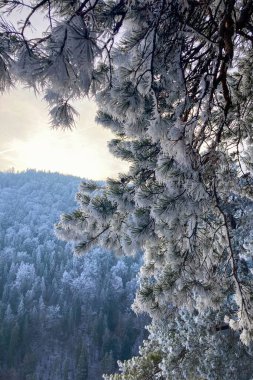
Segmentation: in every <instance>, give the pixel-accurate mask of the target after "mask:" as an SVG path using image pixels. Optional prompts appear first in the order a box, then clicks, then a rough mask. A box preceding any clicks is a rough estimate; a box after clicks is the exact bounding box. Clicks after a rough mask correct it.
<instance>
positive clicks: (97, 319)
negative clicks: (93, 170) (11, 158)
mask: <svg viewBox="0 0 253 380" xmlns="http://www.w3.org/2000/svg"><path fill="white" fill-rule="evenodd" d="M79 182H80V179H79V178H75V177H72V176H63V175H60V174H55V173H54V174H52V173H44V172H35V171H32V170H30V171H27V172H24V173H18V174H13V173H0V379H1V380H23V379H24V380H35V379H36V380H58V379H59V380H75V379H76V380H95V379H96V380H98V379H101V378H102V373H105V372H107V373H110V372H112V371H115V369H116V368H117V364H116V361H117V360H118V359H127V358H129V357H130V356H132V355H133V354H136V353H137V352H138V346H139V345H140V344H141V342H142V339H143V337H144V335H145V330H144V328H143V326H144V324H145V323H147V320H146V321H145V320H144V319H143V317H136V316H135V315H134V314H133V312H132V311H131V309H130V305H131V303H132V302H133V298H134V294H135V290H136V286H137V280H136V274H137V272H138V271H139V267H140V258H138V257H137V258H136V259H132V258H129V257H126V258H123V259H120V260H119V259H117V258H115V257H114V256H113V255H112V254H111V253H110V252H107V251H105V250H103V249H101V248H96V249H94V250H92V251H91V252H89V253H88V254H87V255H86V256H84V257H76V256H73V255H72V253H71V245H70V244H69V243H64V242H62V241H59V240H58V239H57V238H56V237H55V235H54V232H53V224H54V223H55V222H56V221H57V220H58V219H59V215H60V214H61V213H63V212H70V211H71V210H73V208H74V207H75V201H74V199H75V193H76V191H77V188H78V185H79Z"/></svg>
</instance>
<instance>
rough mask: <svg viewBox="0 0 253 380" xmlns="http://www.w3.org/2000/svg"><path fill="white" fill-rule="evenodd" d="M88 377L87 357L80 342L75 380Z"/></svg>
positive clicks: (82, 379)
mask: <svg viewBox="0 0 253 380" xmlns="http://www.w3.org/2000/svg"><path fill="white" fill-rule="evenodd" d="M87 378H88V357H87V352H86V349H85V346H84V344H82V347H81V352H80V355H79V358H78V362H77V376H76V379H77V380H87Z"/></svg>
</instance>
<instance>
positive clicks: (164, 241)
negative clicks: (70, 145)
mask: <svg viewBox="0 0 253 380" xmlns="http://www.w3.org/2000/svg"><path fill="white" fill-rule="evenodd" d="M0 6H1V8H2V10H3V12H5V15H6V16H5V17H4V18H3V19H2V22H1V41H0V43H1V50H0V54H1V55H0V57H1V61H0V63H1V75H0V88H1V89H2V90H4V89H5V88H7V89H8V88H9V87H10V86H11V85H12V82H13V81H15V78H18V79H19V80H21V81H23V82H24V83H26V84H28V85H29V86H31V87H33V88H35V90H38V91H41V92H43V93H44V95H45V99H46V100H47V101H48V103H49V105H50V117H51V120H52V123H53V125H54V126H56V127H58V126H60V125H61V126H62V127H63V128H64V127H69V126H71V125H73V123H74V117H75V110H74V108H73V107H72V105H71V104H70V100H73V99H75V98H80V97H82V96H85V95H89V96H93V97H94V98H95V99H96V101H97V103H98V106H99V111H98V115H97V121H98V122H99V123H101V124H102V125H104V126H105V127H107V128H110V129H111V130H112V131H113V132H114V133H115V139H113V140H112V141H111V142H110V144H109V148H110V150H111V152H112V153H113V154H114V155H115V156H116V157H120V158H121V159H124V160H126V161H128V162H130V169H129V172H128V173H126V174H121V175H119V177H118V178H117V179H109V180H108V181H107V183H106V184H97V183H94V182H92V181H88V182H86V183H84V184H83V185H82V186H81V189H80V192H79V194H78V195H77V199H78V202H79V209H78V210H77V211H75V212H73V213H72V214H70V215H65V216H63V217H62V220H61V222H60V224H59V225H58V226H57V232H58V235H59V236H61V237H62V238H64V239H66V240H73V241H75V242H76V252H77V253H81V254H82V253H84V252H87V251H88V250H89V249H90V248H91V247H92V246H96V245H98V244H100V245H102V246H105V247H108V248H112V249H113V250H114V251H115V252H116V253H119V254H122V253H124V254H133V253H134V252H137V251H139V250H142V251H143V252H144V254H143V255H144V265H143V267H142V269H141V273H140V290H139V292H138V294H137V296H136V302H135V310H137V311H146V312H148V313H149V314H150V315H151V316H152V318H153V326H156V325H158V326H160V327H159V331H162V330H163V327H164V323H163V321H164V320H165V321H167V320H169V321H173V320H176V319H177V318H178V316H179V317H180V318H181V319H182V321H183V323H186V322H185V319H184V318H183V316H184V314H185V313H186V314H187V313H190V314H189V315H190V316H191V317H192V318H193V316H194V315H195V314H196V315H197V316H198V317H197V320H198V324H197V326H196V329H197V330H198V329H200V330H201V328H200V326H202V325H203V323H204V321H205V318H206V315H207V314H208V315H210V318H211V316H212V315H213V314H212V312H213V311H214V310H218V312H219V313H221V315H222V318H223V323H224V326H225V327H226V328H227V327H229V328H231V329H233V330H235V331H238V332H239V333H237V338H238V335H240V339H241V341H242V342H243V343H244V344H246V345H250V344H251V341H252V338H253V307H252V292H253V282H252V269H253V261H252V237H253V228H252V217H251V215H252V211H253V202H252V183H253V178H252V177H253V172H252V169H253V160H252V149H253V148H252V146H253V145H252V141H253V139H252V120H253V115H252V109H253V108H252V92H253V91H252V88H253V86H252V84H253V82H252V74H251V73H252V68H253V67H252V66H253V53H252V52H253V49H252V41H253V32H252V31H253V16H252V15H253V3H252V1H250V0H220V1H217V0H208V1H198V0H173V1H172V0H158V1H157V0H156V1H154V0H153V1H152V0H150V1H145V0H135V1H131V0H116V1H103V0H96V1H94V2H90V1H86V0H83V1H78V0H75V1H72V2H69V1H60V2H59V1H57V0H51V1H50V2H48V1H45V0H42V1H35V2H32V3H31V8H29V12H30V13H29V14H28V16H27V18H26V19H25V20H24V21H23V22H21V24H20V25H19V27H20V28H19V29H18V30H15V27H14V26H13V25H11V24H10V22H8V19H7V15H8V13H12V12H14V11H16V10H17V9H18V8H20V7H22V6H25V5H22V4H20V3H19V2H16V1H11V0H7V1H6V0H4V1H0ZM39 11H43V12H44V13H45V14H46V15H47V19H48V29H47V31H46V33H45V34H44V35H43V36H42V38H37V37H36V38H32V37H29V33H28V30H29V28H30V26H31V25H32V17H33V15H34V13H36V12H39ZM55 20H57V22H56V21H55ZM209 313H210V314H209ZM190 320H191V319H190ZM157 321H160V322H159V323H160V324H159V323H158V322H157ZM193 321H194V318H193ZM212 321H213V329H214V330H215V318H214V317H213V319H212ZM192 323H193V322H192ZM174 328H176V329H177V331H180V329H181V326H176V327H174ZM194 329H195V327H194V324H193V325H192V330H194ZM192 330H191V328H190V329H189V330H188V328H186V331H188V334H189V336H190V333H191V331H192ZM200 330H198V333H200ZM159 331H158V332H159ZM172 331H173V330H172ZM218 331H219V330H218ZM222 331H223V330H222ZM158 332H157V335H158ZM169 335H170V334H169ZM207 335H208V334H207ZM177 336H178V340H177V342H176V343H175V342H174V343H173V344H177V345H178V347H180V346H181V345H182V344H183V340H182V339H185V337H182V336H181V335H180V334H179V335H177ZM208 336H209V335H208ZM151 337H152V334H151ZM209 337H210V336H209ZM210 339H211V337H210ZM166 342H167V343H166V345H165V347H166V349H165V350H164V349H163V350H164V353H165V354H166V355H167V354H168V353H167V348H168V347H171V341H170V339H169V338H168V337H167V339H166ZM237 343H238V342H237ZM238 344H239V343H238ZM231 350H232V352H235V351H236V346H235V345H234V346H232V349H231ZM190 352H191V351H190ZM187 353H188V351H187ZM181 359H182V356H181V355H179V356H178V359H177V361H179V362H180V360H181ZM175 360H176V359H175ZM168 361H169V360H168ZM212 363H213V362H212ZM179 364H180V363H179ZM213 365H214V368H215V370H216V371H217V373H218V372H219V366H215V364H213ZM160 368H162V367H161V366H160ZM204 376H206V377H205V378H208V377H207V376H208V375H207V373H206V374H205V375H204ZM217 376H218V377H219V375H217Z"/></svg>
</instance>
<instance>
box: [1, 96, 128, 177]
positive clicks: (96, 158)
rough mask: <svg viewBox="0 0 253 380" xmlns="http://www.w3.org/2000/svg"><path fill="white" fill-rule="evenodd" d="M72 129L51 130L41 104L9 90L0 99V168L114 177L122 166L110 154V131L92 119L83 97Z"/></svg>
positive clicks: (92, 106) (91, 108)
mask: <svg viewBox="0 0 253 380" xmlns="http://www.w3.org/2000/svg"><path fill="white" fill-rule="evenodd" d="M76 108H77V110H78V112H79V113H80V117H79V119H77V123H76V128H75V129H74V130H73V131H62V130H52V129H51V128H50V126H49V117H48V114H47V109H46V104H45V103H44V102H42V101H41V99H38V98H36V97H35V96H34V94H33V93H32V92H31V91H28V90H23V89H19V90H13V91H11V92H10V93H9V94H5V95H3V96H2V97H1V101H0V118H1V124H0V134H1V141H0V170H8V169H9V168H11V167H14V168H15V169H16V170H25V169H27V168H32V169H37V170H46V171H57V172H60V173H64V174H72V175H77V176H81V177H86V178H92V179H105V178H106V177H108V176H110V177H115V176H116V175H117V173H118V172H122V171H125V170H126V169H127V164H125V163H123V162H122V161H120V160H118V159H116V158H114V157H113V156H112V155H111V154H110V153H109V151H108V148H107V143H106V142H107V141H109V140H110V139H111V138H112V136H113V135H112V134H111V133H110V132H109V131H108V130H105V129H104V128H102V127H100V126H99V125H97V124H96V123H95V121H94V119H95V115H96V106H95V104H94V103H93V102H90V101H88V100H83V101H81V102H79V103H77V104H76Z"/></svg>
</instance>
